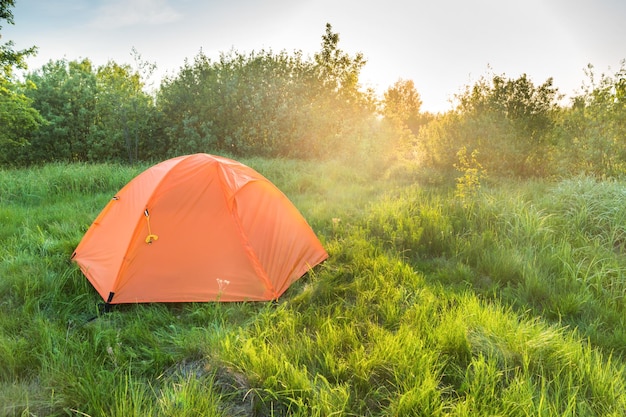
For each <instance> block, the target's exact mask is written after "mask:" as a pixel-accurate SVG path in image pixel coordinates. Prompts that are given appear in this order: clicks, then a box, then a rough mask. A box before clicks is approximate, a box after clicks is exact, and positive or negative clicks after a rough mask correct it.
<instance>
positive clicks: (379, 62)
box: [0, 0, 626, 113]
mask: <svg viewBox="0 0 626 417" xmlns="http://www.w3.org/2000/svg"><path fill="white" fill-rule="evenodd" d="M12 11H13V15H14V21H15V25H7V24H3V25H2V29H1V31H0V35H2V39H1V40H0V42H1V43H4V42H7V41H9V40H11V41H13V42H14V43H15V48H17V49H25V48H28V47H30V46H33V45H36V46H37V47H38V55H37V56H36V57H34V58H30V59H29V60H28V61H27V62H28V65H29V70H31V71H33V70H37V69H38V68H40V67H41V66H42V65H44V64H45V63H46V62H48V61H50V60H57V59H67V60H75V59H82V58H89V59H90V60H91V61H92V62H93V63H94V64H95V65H103V64H106V63H107V62H108V61H109V60H113V61H115V62H117V63H118V64H131V65H133V63H134V58H133V55H132V50H133V48H134V49H135V50H136V51H137V52H138V53H139V54H140V55H141V58H142V59H143V60H144V61H147V62H151V63H154V64H156V66H157V71H156V72H155V74H154V77H155V79H156V81H155V83H156V85H157V86H158V83H159V80H160V79H161V77H163V76H164V75H170V76H172V75H175V74H176V73H177V71H178V70H179V69H180V67H181V66H182V65H183V64H184V62H185V59H188V60H190V61H192V60H193V58H194V57H196V56H197V55H198V54H199V53H200V51H202V52H203V53H204V54H205V55H207V56H208V57H209V58H211V59H217V58H218V57H219V54H220V53H222V52H228V51H230V50H236V51H238V52H240V53H244V54H247V53H249V52H252V51H259V50H261V49H265V50H271V51H274V52H281V51H287V52H294V51H302V53H303V55H304V56H305V57H311V58H312V57H313V54H314V53H315V52H317V51H319V50H320V49H321V42H322V35H324V32H325V27H326V23H330V24H331V25H332V27H333V31H334V32H336V33H339V48H340V49H342V50H343V51H345V52H347V53H348V54H350V55H351V56H354V55H355V54H356V53H359V52H360V53H362V54H363V55H364V57H365V59H366V60H367V63H366V65H365V66H364V68H363V70H362V72H361V77H360V81H361V85H362V86H363V87H364V88H373V89H374V90H375V91H376V92H378V93H379V94H380V95H382V93H383V92H384V91H385V90H386V89H388V88H389V87H390V86H392V85H393V84H394V83H395V82H396V81H398V80H400V79H403V80H413V82H414V84H415V87H416V89H417V91H418V93H419V94H420V96H421V98H422V102H423V104H422V110H425V111H430V112H433V113H436V112H444V111H447V110H450V109H451V108H452V107H453V102H451V100H453V98H454V95H455V94H458V93H460V92H461V91H462V90H463V89H464V88H465V86H468V85H473V84H474V83H475V82H476V81H477V80H479V79H480V77H482V76H487V77H489V75H491V74H497V75H505V76H506V77H507V78H517V77H519V76H521V75H522V74H527V75H528V77H529V78H530V79H531V80H532V81H533V82H534V83H535V85H540V84H542V83H543V82H545V81H546V80H547V79H548V78H553V82H554V86H555V87H557V88H558V89H559V91H560V92H561V93H563V94H565V95H566V96H571V95H573V94H576V92H578V91H579V90H580V88H581V86H582V85H583V82H585V81H586V80H587V77H586V75H585V72H584V69H585V68H586V67H587V65H588V64H592V65H593V66H594V68H595V71H596V73H598V74H599V73H607V74H610V75H613V74H615V72H617V71H618V70H619V69H620V65H621V62H622V61H623V60H624V59H626V23H624V22H626V1H624V0H519V1H518V0H430V1H409V0H378V1H374V0H360V1H356V0H352V1H347V0H264V1H261V0H228V1H226V0H223V1H216V0H204V1H201V0H16V5H15V7H14V8H13V9H12ZM2 23H5V22H2Z"/></svg>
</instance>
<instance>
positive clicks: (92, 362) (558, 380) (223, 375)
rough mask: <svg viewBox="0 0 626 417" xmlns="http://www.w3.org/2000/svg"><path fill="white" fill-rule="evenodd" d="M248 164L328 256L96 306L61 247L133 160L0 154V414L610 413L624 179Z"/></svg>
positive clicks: (624, 357) (624, 347)
mask: <svg viewBox="0 0 626 417" xmlns="http://www.w3.org/2000/svg"><path fill="white" fill-rule="evenodd" d="M244 162H245V163H247V164H248V165H250V166H252V167H253V168H255V169H257V170H258V171H259V172H261V173H262V174H264V175H265V176H266V177H268V178H269V179H270V180H272V181H273V182H274V183H275V184H276V185H277V186H278V187H279V188H281V189H282V190H283V191H284V192H285V194H286V195H287V196H288V197H289V198H290V199H291V200H292V201H293V202H294V203H295V204H296V206H298V208H299V209H300V210H301V211H302V213H303V214H304V215H305V217H306V218H307V219H308V220H309V222H310V224H311V225H312V227H313V228H314V229H315V231H316V232H317V234H318V236H319V237H320V239H321V241H322V242H323V243H324V246H325V247H326V249H327V250H328V252H329V254H330V257H329V259H328V260H327V261H326V262H325V263H324V264H322V265H320V266H318V267H317V268H315V270H314V271H312V272H311V273H309V274H308V275H306V276H305V277H303V278H302V279H301V280H299V281H297V282H296V283H294V285H293V286H292V287H291V288H290V289H289V290H288V291H287V292H286V293H285V294H284V296H283V297H281V299H280V300H279V302H278V303H277V304H271V303H268V304H265V303H228V304H218V303H197V304H194V303H190V304H140V305H125V306H119V307H118V308H116V309H115V310H114V311H113V312H112V313H110V314H106V315H100V314H99V311H98V305H99V303H100V302H101V301H102V300H101V299H100V298H99V296H98V295H97V293H96V292H95V290H94V289H93V288H92V287H91V285H90V284H89V283H88V281H87V280H86V279H85V278H84V277H83V276H82V274H81V273H80V271H79V270H78V268H77V267H76V266H75V265H73V264H72V263H71V262H70V261H69V258H70V256H71V253H72V251H73V250H74V248H75V246H76V245H77V244H78V242H79V241H80V239H81V237H82V234H83V233H84V232H85V230H86V229H87V227H88V226H89V224H90V222H91V221H92V220H93V218H94V217H95V216H96V215H97V214H98V212H99V211H100V209H101V208H102V207H103V206H104V204H106V202H107V201H108V200H109V198H110V197H111V195H113V194H114V193H115V192H116V191H117V190H118V189H119V188H121V187H122V186H123V185H124V184H125V183H126V182H127V181H128V180H130V179H131V178H132V177H133V176H134V175H136V174H137V173H139V172H140V171H141V170H142V169H144V168H146V167H145V166H143V167H125V166H113V165H95V166H89V165H61V164H53V165H47V166H43V167H38V168H32V169H30V170H4V171H0V242H1V245H0V259H1V263H0V415H6V416H22V415H29V416H66V415H75V416H103V415H106V416H133V415H136V416H157V415H159V416H160V415H163V416H185V415H190V416H191V415H194V416H195V415H206V416H333V415H335V416H388V415H397V416H413V415H415V416H418V415H419V416H484V415H503V416H504V415H506V416H529V415H533V416H535V415H542V416H568V415H570V416H587V415H589V416H622V415H625V414H626V370H625V367H624V366H625V361H626V325H625V323H624V317H625V315H624V313H625V311H624V309H625V305H624V295H625V294H626V253H625V251H626V206H624V205H623V201H624V197H625V194H626V183H623V182H619V181H608V180H607V181H598V180H594V179H591V178H587V177H581V178H573V179H567V180H562V181H558V182H552V183H551V182H547V181H546V182H539V181H536V182H525V183H506V184H499V185H496V184H492V185H489V186H488V185H483V187H482V188H481V190H480V191H479V192H477V193H476V194H475V195H472V196H471V197H467V196H466V197H465V198H464V199H463V201H459V200H458V198H457V197H455V190H454V189H453V188H450V187H447V186H445V185H442V184H446V183H451V184H453V181H452V182H441V181H439V182H438V183H439V184H440V185H435V184H433V183H432V181H429V180H428V179H424V177H423V176H420V174H419V171H415V172H413V173H408V171H406V170H404V171H402V175H400V176H398V175H397V174H393V173H394V172H395V171H394V167H390V170H389V171H387V172H373V173H370V174H367V175H365V176H363V175H361V174H360V173H359V172H358V170H356V169H355V168H354V167H353V166H350V165H343V164H341V163H338V162H336V161H329V162H324V163H319V162H315V163H314V162H296V161H291V160H266V159H251V160H247V161H244ZM396 171H397V170H396ZM387 174H388V175H387ZM411 179H412V181H410V180H411ZM420 184H423V185H420ZM93 317H96V319H94V320H90V319H92V318H93Z"/></svg>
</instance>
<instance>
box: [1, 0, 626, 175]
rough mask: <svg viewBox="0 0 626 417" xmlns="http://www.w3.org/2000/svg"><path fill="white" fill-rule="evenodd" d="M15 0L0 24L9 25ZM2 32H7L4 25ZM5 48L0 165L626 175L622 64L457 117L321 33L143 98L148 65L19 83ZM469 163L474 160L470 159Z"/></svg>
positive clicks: (491, 85) (71, 65) (36, 75)
mask: <svg viewBox="0 0 626 417" xmlns="http://www.w3.org/2000/svg"><path fill="white" fill-rule="evenodd" d="M13 3H14V2H13V0H0V22H2V20H4V21H6V22H7V23H9V24H13V23H14V22H13V16H12V14H11V12H10V8H11V7H12V6H13ZM0 29H1V26H0ZM35 51H36V48H34V47H33V48H29V49H26V50H22V51H16V50H15V49H14V45H13V44H12V43H11V42H8V43H5V44H3V45H0V65H1V71H0V126H2V128H1V129H0V165H4V166H25V165H30V164H39V163H45V162H50V161H80V162H105V161H106V162H118V163H135V162H137V161H158V160H162V159H165V158H167V157H172V156H175V155H181V154H188V153H195V152H208V153H216V154H226V155H228V156H232V157H249V156H263V157H285V158H301V159H316V158H331V157H336V158H345V159H346V160H347V161H352V162H355V163H356V164H362V163H364V161H365V162H368V163H372V164H381V163H382V164H383V166H385V165H384V164H387V165H389V164H392V163H396V165H403V166H405V167H407V170H409V171H410V170H430V171H429V172H441V173H454V172H456V171H458V170H459V166H463V167H465V168H464V169H466V170H468V169H472V170H474V171H476V170H478V169H479V170H480V171H481V175H482V174H485V175H495V176H514V177H535V176H551V175H570V174H572V173H581V172H582V173H587V174H594V175H608V176H616V175H621V174H623V173H624V171H625V170H626V142H625V141H624V137H626V135H625V133H626V104H625V103H626V68H625V66H624V64H623V63H622V66H621V68H620V69H619V70H618V71H616V72H615V73H614V74H601V75H600V76H598V75H597V74H596V73H595V72H594V71H595V70H594V68H593V67H592V66H589V67H588V68H587V70H586V74H587V78H588V79H587V82H586V83H585V84H583V86H582V88H581V91H580V93H579V94H578V95H577V96H576V97H574V98H573V99H572V100H571V101H570V102H569V103H568V104H562V103H561V95H560V93H559V92H558V89H557V88H556V87H554V85H553V81H552V79H548V80H546V81H545V82H543V83H541V84H535V83H534V82H533V81H532V80H531V79H530V78H529V77H528V76H527V75H525V74H524V75H522V76H520V77H517V78H509V77H507V76H506V75H504V74H488V75H485V76H483V77H482V78H480V79H479V80H478V81H477V82H476V83H474V84H473V85H469V86H466V87H465V89H464V90H462V91H461V92H460V93H459V94H457V96H456V97H455V100H454V103H455V104H454V106H453V108H452V109H451V110H449V111H447V112H445V113H442V114H437V115H432V114H428V113H425V112H422V110H421V105H422V102H421V99H420V95H419V93H418V91H417V89H416V88H415V85H414V82H413V81H412V80H398V81H397V82H396V83H395V84H394V85H392V86H390V87H389V88H388V89H387V91H385V92H384V96H383V97H382V98H377V97H376V94H375V93H374V92H373V91H371V90H366V89H363V88H362V87H361V85H360V83H359V76H360V72H361V70H362V68H363V67H364V65H365V64H366V59H365V57H364V56H363V55H362V54H360V53H357V54H354V55H351V54H349V53H347V52H345V51H343V50H342V49H341V48H340V47H339V34H338V33H336V32H334V31H333V28H332V26H331V25H330V24H327V25H326V28H325V32H324V34H323V35H322V42H321V48H320V50H319V51H318V52H317V53H315V54H314V56H313V57H304V56H303V55H302V53H301V52H299V51H294V52H292V53H288V52H286V51H282V52H278V53H277V52H273V51H271V50H261V51H253V52H250V53H241V52H238V51H235V50H232V51H230V52H227V53H222V54H220V56H219V57H218V58H217V59H211V58H210V57H208V56H206V55H205V54H204V53H202V52H200V53H199V54H198V55H197V56H196V57H195V58H194V59H193V60H187V61H185V62H184V64H183V65H182V66H181V68H180V69H179V71H178V73H177V74H175V75H172V76H168V77H167V78H165V79H164V80H163V81H162V82H161V84H160V85H159V86H158V88H157V89H156V90H155V91H147V88H146V84H145V83H146V81H145V80H146V79H147V78H148V77H149V75H150V71H151V69H153V68H151V65H150V64H149V63H146V62H143V61H142V60H141V57H140V56H139V54H138V53H136V52H135V61H136V62H135V64H136V65H135V66H131V65H129V64H118V63H115V62H112V61H111V62H109V63H107V64H106V65H103V66H99V67H95V66H94V65H93V63H92V62H91V61H90V60H89V59H83V60H76V61H68V60H66V59H61V60H56V61H50V62H48V63H47V64H45V65H44V66H42V67H41V68H39V69H36V70H34V71H30V72H26V73H25V74H24V75H23V76H22V77H21V78H19V79H18V77H16V76H15V72H16V70H18V69H24V67H25V66H24V58H25V57H27V56H29V55H31V54H33V53H35ZM468 155H471V157H468Z"/></svg>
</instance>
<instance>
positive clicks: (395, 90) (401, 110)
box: [382, 79, 429, 135]
mask: <svg viewBox="0 0 626 417" xmlns="http://www.w3.org/2000/svg"><path fill="white" fill-rule="evenodd" d="M382 104H383V109H382V113H383V115H384V116H385V117H387V118H390V119H395V120H397V121H398V122H400V123H402V124H403V125H405V126H406V127H408V128H409V129H410V130H411V132H412V133H413V134H414V135H417V134H418V133H419V130H420V127H421V126H423V125H424V124H426V123H427V122H428V120H429V117H428V115H426V114H423V113H422V112H421V110H420V109H421V107H422V99H421V98H420V95H419V93H418V92H417V90H416V89H415V83H414V82H413V80H402V79H400V80H398V81H396V82H395V83H394V84H393V85H392V86H391V87H389V88H388V89H387V91H385V93H384V98H383V103H382Z"/></svg>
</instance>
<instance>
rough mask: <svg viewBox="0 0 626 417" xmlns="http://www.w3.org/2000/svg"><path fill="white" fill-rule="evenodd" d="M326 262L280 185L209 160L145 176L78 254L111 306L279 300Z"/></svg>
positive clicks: (168, 165)
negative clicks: (311, 270)
mask: <svg viewBox="0 0 626 417" xmlns="http://www.w3.org/2000/svg"><path fill="white" fill-rule="evenodd" d="M327 257H328V254H327V253H326V251H325V250H324V248H323V247H322V244H321V243H320V241H319V240H318V239H317V237H316V236H315V233H314V232H313V230H312V229H311V227H310V226H309V225H308V224H307V222H306V220H305V219H304V218H303V217H302V215H301V214H300V213H299V212H298V210H297V209H296V208H295V206H294V205H293V204H292V203H291V202H290V201H289V199H288V198H287V197H286V196H285V195H284V194H283V193H282V192H281V191H280V190H279V189H278V188H276V186H274V185H273V184H272V183H271V182H270V181H269V180H267V179H266V178H264V177H263V176H262V175H261V174H259V173H258V172H256V171H255V170H253V169H252V168H249V167H247V166H246V165H243V164H241V163H239V162H236V161H233V160H230V159H227V158H223V157H218V156H213V155H208V154H194V155H187V156H181V157H177V158H173V159H169V160H167V161H164V162H161V163H159V164H157V165H155V166H153V167H151V168H149V169H147V170H146V171H144V172H142V173H141V174H139V175H138V176H137V177H135V178H134V179H133V180H131V181H130V182H129V183H128V184H127V185H126V186H125V187H124V188H122V189H121V190H120V191H119V192H118V193H117V195H115V196H114V197H113V199H112V200H111V201H110V202H109V203H108V204H107V205H106V207H104V209H103V210H102V212H101V213H100V214H99V215H98V217H97V218H96V219H95V220H94V222H93V224H92V225H91V226H90V228H89V229H88V230H87V232H86V233H85V235H84V236H83V238H82V240H81V242H80V243H79V245H78V246H77V248H76V250H75V252H74V254H73V255H72V259H73V260H74V261H75V262H76V263H77V264H78V266H79V267H80V269H81V270H82V272H83V274H85V276H86V277H87V279H89V281H90V282H91V284H92V285H93V286H94V287H95V289H96V290H97V291H98V293H99V294H100V295H101V296H102V298H103V299H104V300H105V301H106V303H107V304H120V303H144V302H195V301H198V302H202V301H269V300H275V299H277V298H278V297H280V296H281V294H283V293H284V292H285V290H287V288H288V287H289V286H290V285H291V284H292V283H293V282H294V281H296V280H297V279H299V278H300V277H301V276H302V275H304V274H305V273H306V272H307V271H308V270H309V269H310V268H312V267H313V266H315V265H317V264H319V263H320V262H322V261H324V260H325V259H326V258H327Z"/></svg>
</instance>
